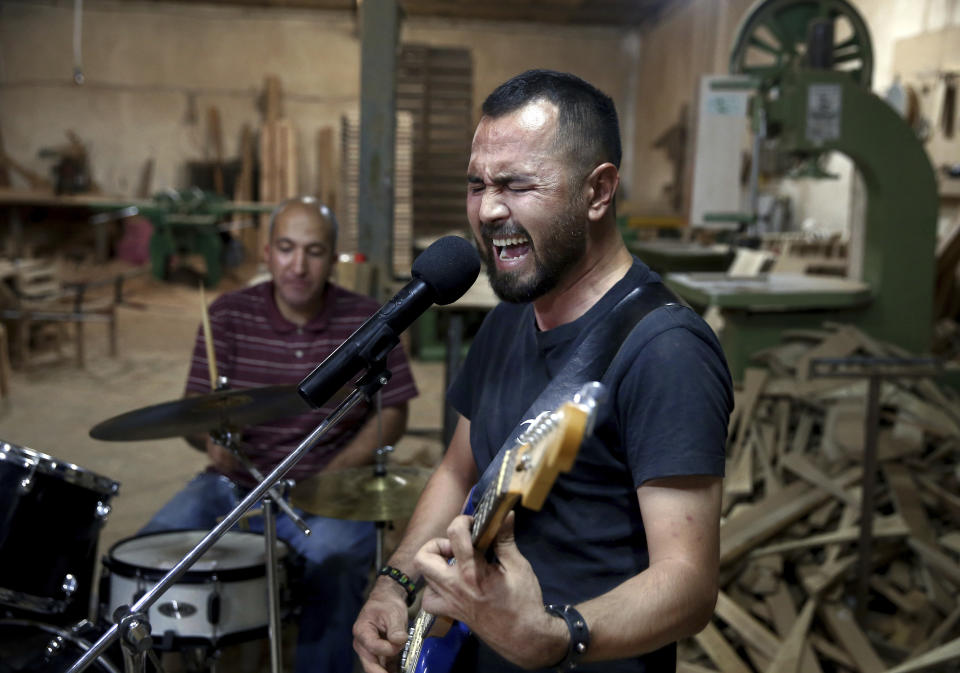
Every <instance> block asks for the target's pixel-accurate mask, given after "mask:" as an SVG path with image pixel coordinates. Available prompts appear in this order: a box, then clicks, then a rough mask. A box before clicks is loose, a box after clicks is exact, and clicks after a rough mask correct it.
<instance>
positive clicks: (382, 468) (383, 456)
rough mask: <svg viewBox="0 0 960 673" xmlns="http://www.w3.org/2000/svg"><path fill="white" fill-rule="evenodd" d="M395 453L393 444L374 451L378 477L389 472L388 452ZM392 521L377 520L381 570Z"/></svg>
mask: <svg viewBox="0 0 960 673" xmlns="http://www.w3.org/2000/svg"><path fill="white" fill-rule="evenodd" d="M388 453H393V447H392V446H381V447H379V448H377V450H376V451H374V458H373V474H374V476H377V477H383V476H385V475H386V474H387V454H388ZM392 523H393V522H392V521H375V522H374V525H375V526H376V528H377V553H376V556H375V557H374V561H373V563H374V569H375V570H379V569H380V568H382V567H383V539H384V536H385V535H386V530H387V527H388V526H390V525H392Z"/></svg>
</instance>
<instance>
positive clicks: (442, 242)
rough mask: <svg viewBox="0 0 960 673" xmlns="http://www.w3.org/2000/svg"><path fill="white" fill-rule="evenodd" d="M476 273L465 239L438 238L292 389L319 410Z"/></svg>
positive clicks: (453, 296)
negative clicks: (393, 290)
mask: <svg viewBox="0 0 960 673" xmlns="http://www.w3.org/2000/svg"><path fill="white" fill-rule="evenodd" d="M479 274H480V257H479V255H477V251H476V250H475V249H474V247H473V245H472V244H471V243H470V242H469V241H467V240H466V239H464V238H460V237H459V236H444V237H443V238H441V239H438V240H437V241H435V242H434V243H433V244H432V245H431V246H430V247H429V248H427V249H426V250H424V251H423V252H422V253H421V254H420V255H418V256H417V258H416V259H415V260H414V262H413V267H412V268H411V275H412V276H413V280H411V281H410V282H409V283H407V284H406V285H405V286H404V287H403V289H401V290H400V291H399V292H397V294H395V295H394V296H393V298H392V299H391V300H390V301H388V302H387V303H386V304H384V305H383V306H382V307H380V310H379V311H377V312H376V313H374V314H373V315H372V316H370V318H368V319H367V321H366V322H365V323H363V325H361V326H360V328H359V329H357V331H356V332H354V333H353V334H351V335H350V336H349V337H348V338H347V340H346V341H344V342H343V343H342V344H340V345H339V346H337V349H336V350H335V351H333V352H332V353H331V354H330V355H328V356H327V357H326V359H324V361H323V362H321V363H320V364H319V365H317V367H316V368H315V369H314V370H313V371H312V372H310V373H309V374H307V375H306V376H305V377H304V379H303V380H302V381H301V382H300V385H299V386H298V387H297V392H299V393H300V396H301V397H302V398H303V399H304V400H306V401H307V402H308V403H309V404H310V406H312V407H313V408H315V409H316V408H319V407H320V406H322V405H323V403H324V402H326V401H327V400H329V399H330V398H331V397H333V395H334V394H335V393H336V392H337V391H338V390H340V388H341V387H342V386H344V385H346V384H347V383H348V382H349V381H350V379H352V378H353V377H354V376H356V375H357V374H358V373H359V372H360V370H361V369H365V368H368V367H370V366H371V365H373V364H374V363H375V362H385V361H386V357H387V354H388V353H389V352H390V351H391V350H392V349H393V347H394V346H396V345H397V344H398V343H400V333H401V332H402V331H403V330H405V329H406V328H407V327H409V326H410V325H411V324H412V323H413V321H414V320H416V319H417V318H419V317H420V314H421V313H423V312H424V311H426V310H427V309H428V308H430V306H431V305H432V304H440V305H443V304H451V303H453V302H455V301H456V300H457V299H459V298H460V297H462V296H463V294H464V293H465V292H466V291H467V290H469V289H470V286H471V285H473V283H474V281H475V280H476V279H477V276H478V275H479Z"/></svg>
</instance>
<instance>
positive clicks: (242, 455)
mask: <svg viewBox="0 0 960 673" xmlns="http://www.w3.org/2000/svg"><path fill="white" fill-rule="evenodd" d="M210 437H212V438H213V441H214V442H216V443H217V444H219V445H220V446H222V447H224V448H225V449H228V450H229V451H230V452H231V453H232V454H233V455H234V456H235V457H236V458H237V460H238V461H240V464H241V465H243V467H244V469H245V470H246V471H247V472H249V473H250V475H251V476H252V477H253V478H254V479H256V480H257V481H263V479H264V477H263V473H262V472H260V470H258V469H257V467H256V466H255V465H254V464H253V461H251V460H250V458H249V457H248V456H247V454H246V452H244V450H243V448H242V443H241V441H240V439H239V438H238V437H237V433H236V432H233V431H231V430H229V429H219V430H213V431H211V432H210ZM270 495H271V496H272V498H273V501H274V503H275V504H276V505H277V507H279V508H280V509H282V510H283V512H284V514H286V515H287V516H288V517H290V520H291V521H293V522H294V523H295V524H297V528H299V529H300V530H301V531H303V534H304V535H310V527H309V526H307V522H306V521H304V520H303V518H301V517H300V516H299V515H298V514H297V513H296V512H294V511H293V508H292V507H290V505H289V504H287V501H286V499H285V498H284V496H283V493H281V492H280V489H279V488H277V487H276V486H273V487H271V488H270Z"/></svg>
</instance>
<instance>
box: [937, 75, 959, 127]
mask: <svg viewBox="0 0 960 673" xmlns="http://www.w3.org/2000/svg"><path fill="white" fill-rule="evenodd" d="M956 116H957V75H956V73H952V72H951V73H944V74H943V106H942V107H941V108H940V130H941V131H942V132H943V137H944V138H952V137H953V122H954V119H955V118H956Z"/></svg>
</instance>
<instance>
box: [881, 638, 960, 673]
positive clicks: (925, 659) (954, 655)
mask: <svg viewBox="0 0 960 673" xmlns="http://www.w3.org/2000/svg"><path fill="white" fill-rule="evenodd" d="M954 659H960V638H957V639H955V640H951V641H950V642H949V643H947V644H946V645H941V646H940V647H938V648H936V649H935V650H930V651H929V652H927V653H926V654H922V655H920V656H919V657H914V658H913V659H910V660H909V661H905V662H903V663H902V664H900V665H899V666H894V667H893V668H890V669H887V670H886V671H885V673H912V671H919V670H922V669H924V668H929V667H931V666H936V665H937V664H942V663H944V662H947V661H953V660H954Z"/></svg>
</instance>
